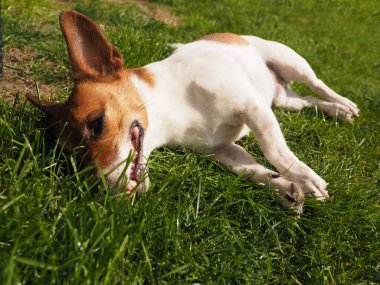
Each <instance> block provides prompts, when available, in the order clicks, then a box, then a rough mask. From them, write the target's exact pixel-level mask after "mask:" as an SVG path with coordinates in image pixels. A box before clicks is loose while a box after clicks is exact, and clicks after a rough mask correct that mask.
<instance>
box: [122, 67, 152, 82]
mask: <svg viewBox="0 0 380 285" xmlns="http://www.w3.org/2000/svg"><path fill="white" fill-rule="evenodd" d="M128 71H129V72H131V73H132V74H134V75H136V76H137V77H138V78H139V79H141V80H143V81H145V82H146V83H147V84H148V85H149V86H150V87H153V86H154V84H155V82H154V77H153V74H152V73H150V72H149V70H148V69H146V68H144V67H142V68H130V69H128Z"/></svg>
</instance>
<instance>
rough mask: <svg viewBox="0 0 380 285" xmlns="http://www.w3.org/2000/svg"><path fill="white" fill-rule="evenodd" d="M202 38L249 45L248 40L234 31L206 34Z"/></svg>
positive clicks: (229, 43)
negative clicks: (233, 32)
mask: <svg viewBox="0 0 380 285" xmlns="http://www.w3.org/2000/svg"><path fill="white" fill-rule="evenodd" d="M201 40H206V41H214V42H219V43H223V44H228V45H249V43H248V41H246V40H245V39H244V38H242V37H241V36H239V35H236V34H232V33H216V34H210V35H207V36H204V37H202V38H201Z"/></svg>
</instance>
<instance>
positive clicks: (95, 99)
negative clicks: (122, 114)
mask: <svg viewBox="0 0 380 285" xmlns="http://www.w3.org/2000/svg"><path fill="white" fill-rule="evenodd" d="M125 92H126V90H125V88H123V84H120V83H112V84H111V83H98V82H83V83H79V84H76V86H75V87H74V90H73V93H72V95H71V96H70V98H69V100H68V102H67V105H68V107H69V109H70V111H71V113H72V114H73V115H74V117H75V118H76V119H77V120H78V121H82V120H84V119H85V118H86V117H87V116H88V115H89V114H92V113H101V112H104V111H105V109H106V108H107V107H115V106H114V105H117V104H115V101H118V100H119V99H120V98H121V97H122V96H124V94H125Z"/></svg>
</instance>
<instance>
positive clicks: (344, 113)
mask: <svg viewBox="0 0 380 285" xmlns="http://www.w3.org/2000/svg"><path fill="white" fill-rule="evenodd" d="M273 103H274V105H275V106H276V107H281V108H284V109H287V110H290V111H299V110H302V109H303V108H305V107H317V108H318V109H320V110H322V111H323V112H324V113H326V114H327V115H328V116H330V117H333V118H334V117H338V118H339V119H340V120H343V121H345V122H348V123H352V120H353V118H352V112H351V111H350V109H349V108H348V107H347V106H345V105H342V104H340V103H332V102H327V101H323V100H319V99H317V98H315V97H311V96H304V97H301V96H299V95H298V94H297V93H296V92H294V91H293V90H292V89H291V88H290V86H282V87H280V90H279V92H278V93H277V94H276V97H275V99H274V101H273Z"/></svg>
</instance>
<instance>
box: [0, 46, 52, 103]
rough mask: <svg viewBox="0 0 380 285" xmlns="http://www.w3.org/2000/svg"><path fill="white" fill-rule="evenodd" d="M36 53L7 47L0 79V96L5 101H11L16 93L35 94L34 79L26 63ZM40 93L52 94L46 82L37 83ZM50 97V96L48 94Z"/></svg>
mask: <svg viewBox="0 0 380 285" xmlns="http://www.w3.org/2000/svg"><path fill="white" fill-rule="evenodd" d="M35 55H36V52H35V51H34V50H32V49H28V50H25V51H22V50H20V49H18V48H8V49H7V50H6V52H5V58H4V59H3V60H4V69H3V79H2V80H0V96H1V97H3V98H4V99H5V100H6V101H13V100H14V98H15V96H16V94H17V93H19V95H26V94H32V95H36V94H37V89H36V81H35V79H34V78H33V77H32V76H31V75H30V73H29V70H28V69H29V67H28V63H29V62H30V61H31V60H32V59H33V57H34V56H35ZM38 87H39V91H40V95H41V96H43V95H51V94H54V90H53V89H52V88H51V87H50V86H49V85H47V84H44V83H39V84H38ZM49 97H50V96H49Z"/></svg>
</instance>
